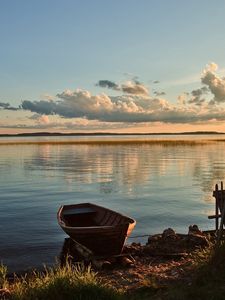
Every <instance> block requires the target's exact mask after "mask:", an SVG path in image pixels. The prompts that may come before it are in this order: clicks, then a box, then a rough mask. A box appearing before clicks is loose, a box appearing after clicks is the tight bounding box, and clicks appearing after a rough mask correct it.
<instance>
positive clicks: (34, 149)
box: [0, 136, 225, 272]
mask: <svg viewBox="0 0 225 300" xmlns="http://www.w3.org/2000/svg"><path fill="white" fill-rule="evenodd" d="M126 138H127V137H118V136H116V137H110V140H112V141H114V142H112V143H108V144H107V143H106V144H101V143H100V142H98V143H94V142H93V143H91V144H90V143H89V144H88V143H87V144H85V143H80V144H79V143H77V144H76V143H75V142H76V141H79V139H80V140H84V138H82V137H69V138H68V137H58V138H55V137H54V139H53V138H41V137H38V138H34V137H32V138H26V139H25V140H26V141H28V142H30V141H32V143H31V144H29V143H27V144H26V143H20V140H18V139H17V138H7V139H6V138H4V139H0V153H1V155H0V187H1V190H0V191H1V193H0V216H1V218H0V232H1V233H0V236H1V243H0V261H2V262H3V263H4V264H5V265H7V266H8V267H9V271H10V272H14V271H20V270H24V269H29V268H32V267H37V268H38V267H40V266H41V265H42V264H43V263H45V264H52V263H54V262H55V257H58V256H59V254H60V251H61V249H62V246H63V242H64V238H65V237H66V235H65V234H64V232H63V231H62V230H61V228H60V227H59V226H58V224H57V220H56V213H57V210H58V208H59V206H60V205H61V204H68V203H79V202H93V203H97V204H100V205H103V206H106V207H109V208H111V209H114V210H117V211H120V212H121V213H124V214H126V215H129V216H132V217H133V218H135V219H136V220H137V225H136V228H135V230H134V231H133V233H132V236H140V235H145V234H155V233H158V232H161V231H162V230H163V229H165V228H168V227H173V228H174V229H175V230H176V231H177V232H180V233H185V232H187V230H188V226H189V225H190V224H194V223H195V224H198V225H199V227H200V228H202V229H205V230H208V229H212V228H213V227H214V221H212V220H208V219H207V215H208V214H211V213H213V210H214V198H213V197H212V191H213V188H214V185H215V183H218V182H220V181H221V180H224V178H225V151H224V149H225V142H223V141H219V142H218V141H213V138H212V137H210V142H204V143H201V142H199V141H203V140H205V139H206V137H204V139H203V138H202V137H199V136H191V137H188V138H187V137H185V138H184V137H182V139H184V140H193V141H195V142H196V141H197V143H195V142H194V143H185V142H184V143H177V144H174V143H171V144H170V143H163V141H159V142H158V143H150V142H149V143H146V142H145V143H141V142H140V141H141V140H145V141H146V140H148V139H154V140H155V139H158V140H160V139H162V136H160V137H159V136H156V137H149V136H148V137H146V136H141V137H138V136H136V137H135V138H133V139H134V140H135V141H136V142H133V143H132V142H129V143H117V142H118V141H121V140H124V139H126ZM214 138H215V139H218V136H215V137H214ZM85 139H86V140H90V139H91V140H92V141H95V140H96V139H98V141H99V140H100V139H102V140H105V139H104V137H98V138H97V137H94V138H93V137H92V138H90V139H88V137H85ZM107 139H109V137H107ZM129 139H131V137H129ZM166 139H167V140H168V139H172V140H177V139H180V137H179V136H175V137H171V136H170V137H166ZM208 139H209V137H207V140H208ZM15 140H16V142H17V144H16V143H13V144H10V143H9V142H10V141H13V142H14V141H15ZM23 140H24V139H23ZM5 141H7V143H5ZM41 141H45V143H44V144H41V143H39V142H41ZM52 141H54V143H53V142H52ZM63 141H70V142H71V143H63ZM74 141H75V142H74ZM115 141H116V142H115ZM137 141H139V142H137ZM146 239H147V237H145V238H144V237H142V238H141V237H140V238H134V239H129V241H130V242H132V241H141V242H145V241H146Z"/></svg>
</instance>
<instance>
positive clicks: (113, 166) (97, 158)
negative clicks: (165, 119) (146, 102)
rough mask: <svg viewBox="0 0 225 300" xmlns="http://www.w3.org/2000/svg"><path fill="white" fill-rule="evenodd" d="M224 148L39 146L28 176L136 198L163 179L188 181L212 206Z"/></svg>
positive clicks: (26, 166) (224, 168)
mask: <svg viewBox="0 0 225 300" xmlns="http://www.w3.org/2000/svg"><path fill="white" fill-rule="evenodd" d="M223 145H224V144H223V143H216V142H215V143H214V144H208V145H178V146H176V147H174V146H171V147H169V146H166V147H165V146H163V145H145V144H143V145H119V146H117V145H106V146H101V145H70V146H68V145H67V146H65V145H59V146H57V145H41V146H40V145H39V146H37V147H36V148H35V149H32V150H33V151H32V156H29V157H28V158H27V157H26V158H25V160H24V161H23V165H24V170H25V172H27V174H29V173H30V172H38V171H40V172H41V173H42V175H44V176H46V177H47V178H48V177H60V178H63V179H64V180H65V182H66V183H67V185H68V186H71V185H73V184H96V183H98V186H99V190H100V191H101V192H102V193H106V194H108V193H112V192H113V191H114V189H117V188H118V186H119V188H120V189H122V190H123V191H126V192H128V193H132V191H133V189H134V188H136V187H138V186H146V184H151V183H152V182H154V181H156V179H157V182H158V184H157V182H156V184H157V185H159V183H161V184H162V185H163V180H162V179H163V178H164V179H166V180H168V177H171V179H172V178H173V177H178V178H183V179H185V178H189V180H191V181H193V184H194V185H199V186H200V187H201V190H202V192H203V195H204V197H203V198H204V200H206V201H208V200H209V198H210V197H211V191H212V189H213V187H214V185H215V183H216V182H218V181H220V180H223V179H224V178H225V175H224V174H225V172H224V171H225V154H224V151H223V148H224V147H223ZM187 181H188V180H187ZM209 193H210V196H209Z"/></svg>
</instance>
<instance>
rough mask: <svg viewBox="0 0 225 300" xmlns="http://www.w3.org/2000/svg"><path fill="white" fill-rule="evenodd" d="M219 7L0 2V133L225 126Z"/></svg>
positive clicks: (146, 0)
mask: <svg viewBox="0 0 225 300" xmlns="http://www.w3.org/2000/svg"><path fill="white" fill-rule="evenodd" d="M224 11H225V1H224V0H217V1H208V0H198V1H196V0H190V1H185V0H170V1H167V0H157V1H154V0H140V1H137V0H123V1H121V0H120V1H119V0H114V1H109V0H89V1H88V0H64V1H61V0H60V1H59V0H39V1H35V0H20V1H17V0H0V41H1V46H0V57H1V59H0V133H21V132H38V131H39V132H40V131H49V132H96V131H102V132H104V131H105V132H129V133H131V132H134V133H144V132H150V133H151V132H184V131H220V132H225V105H224V104H225V54H224V53H225V39H224V28H225V18H224Z"/></svg>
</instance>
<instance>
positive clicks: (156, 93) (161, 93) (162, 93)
mask: <svg viewBox="0 0 225 300" xmlns="http://www.w3.org/2000/svg"><path fill="white" fill-rule="evenodd" d="M153 94H154V95H156V96H157V97H160V96H165V95H166V93H165V92H157V91H154V92H153Z"/></svg>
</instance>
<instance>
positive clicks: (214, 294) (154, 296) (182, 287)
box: [132, 242, 225, 300]
mask: <svg viewBox="0 0 225 300" xmlns="http://www.w3.org/2000/svg"><path fill="white" fill-rule="evenodd" d="M187 276H188V280H184V281H180V282H179V281H175V282H173V283H171V284H170V285H168V286H167V287H166V288H165V286H162V287H160V285H159V284H153V285H149V286H147V287H145V288H143V289H140V290H138V291H137V292H136V293H135V294H134V296H133V298H132V299H133V300H139V299H142V300H147V299H148V300H149V299H150V300H190V299H191V300H202V299H204V300H224V299H225V243H224V242H223V243H222V244H221V245H220V246H219V247H218V248H215V247H213V245H211V247H210V248H208V249H205V250H200V251H198V252H195V253H194V254H193V266H192V271H190V273H188V274H187Z"/></svg>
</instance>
